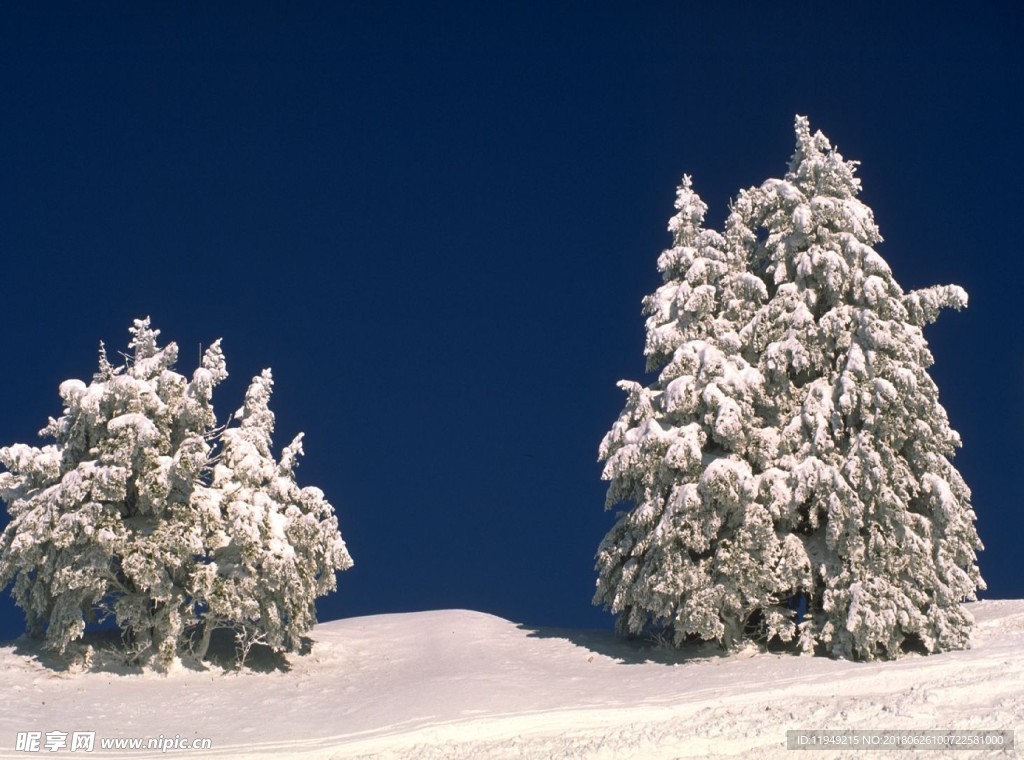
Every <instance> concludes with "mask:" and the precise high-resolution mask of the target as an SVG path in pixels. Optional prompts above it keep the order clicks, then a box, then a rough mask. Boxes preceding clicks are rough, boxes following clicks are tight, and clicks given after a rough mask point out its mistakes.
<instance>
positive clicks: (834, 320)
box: [595, 117, 983, 659]
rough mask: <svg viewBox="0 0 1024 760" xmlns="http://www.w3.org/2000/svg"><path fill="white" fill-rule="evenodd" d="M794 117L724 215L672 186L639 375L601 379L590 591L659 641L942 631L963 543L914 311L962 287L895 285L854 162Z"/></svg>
mask: <svg viewBox="0 0 1024 760" xmlns="http://www.w3.org/2000/svg"><path fill="white" fill-rule="evenodd" d="M796 131H797V151H796V154H795V155H794V157H793V160H792V162H791V164H790V170H789V172H788V173H787V175H786V177H785V178H784V179H781V180H777V179H773V180H768V181H767V182H765V183H763V184H762V185H761V186H760V187H757V188H752V189H750V190H747V191H744V192H742V193H740V194H739V196H738V198H737V199H736V201H735V202H734V204H733V208H732V213H731V214H730V217H729V219H728V221H727V223H726V228H725V233H724V235H719V234H718V233H715V232H713V231H709V230H704V229H703V228H702V227H701V226H700V225H701V224H702V221H703V217H704V212H705V207H704V204H703V203H701V202H700V200H699V199H698V198H697V197H696V195H695V194H693V192H692V190H691V188H690V183H689V181H688V180H686V181H684V184H683V186H682V187H681V188H680V190H679V195H678V199H677V203H676V206H677V209H679V213H678V214H677V216H676V217H674V218H673V220H672V223H671V224H670V229H671V230H672V231H673V232H674V233H675V241H674V242H675V246H674V247H673V248H672V249H670V250H669V251H666V252H665V253H663V254H662V256H661V258H660V259H659V262H658V263H659V269H660V270H661V272H662V275H663V277H664V279H665V283H664V284H663V285H662V286H661V287H660V288H659V289H658V291H657V292H656V293H655V294H654V295H653V296H650V297H648V298H647V299H646V300H645V311H646V313H647V314H648V319H647V348H646V353H647V356H648V369H649V370H658V371H659V376H658V379H657V381H655V382H654V383H653V384H652V385H650V386H648V387H643V386H641V385H640V384H638V383H631V382H624V383H621V384H620V385H621V386H622V387H623V388H624V389H625V390H626V391H627V392H628V394H629V398H628V400H627V403H626V407H625V409H624V410H623V412H622V414H621V415H620V417H619V420H618V421H617V422H616V423H615V424H614V425H613V427H612V429H611V431H610V432H609V433H608V434H607V435H606V436H605V439H604V441H603V442H602V444H601V449H600V457H601V459H602V460H604V461H605V463H606V464H605V469H604V473H603V477H604V478H605V479H607V480H610V481H611V485H610V487H609V491H608V498H607V504H606V506H607V507H608V508H610V507H612V506H614V505H616V504H628V505H631V508H630V509H629V510H627V511H626V512H624V513H623V514H621V515H620V516H619V518H618V521H617V522H616V524H615V526H614V527H613V528H612V530H611V531H610V532H609V534H608V535H607V536H606V537H605V539H604V541H603V542H602V543H601V546H600V548H599V549H598V554H597V569H598V573H599V577H598V582H597V593H596V595H595V603H599V604H604V605H606V606H607V607H609V608H610V609H611V610H612V612H615V613H618V614H619V619H618V625H619V627H620V629H621V630H623V631H628V632H639V631H640V630H642V629H644V628H645V627H646V626H648V625H654V626H658V627H664V628H666V629H668V630H669V631H670V632H671V633H672V634H673V638H674V640H675V642H676V643H677V644H678V643H680V642H681V641H682V640H683V639H684V638H686V637H687V636H689V635H696V636H698V637H700V638H703V639H713V640H717V641H719V642H720V643H722V644H724V645H726V646H728V645H731V644H735V643H737V642H738V641H740V640H742V639H743V638H745V637H758V638H761V639H771V638H777V639H780V640H782V641H790V640H793V639H794V637H795V636H797V635H799V640H800V643H801V645H802V647H803V648H804V650H805V651H813V650H815V649H817V648H823V649H824V650H826V651H828V652H830V653H832V654H834V655H837V656H843V657H856V658H865V659H871V658H874V657H895V656H898V655H899V654H900V653H901V652H902V650H903V649H904V648H905V647H906V646H907V645H908V643H910V642H911V641H916V642H918V643H920V644H921V645H923V646H924V647H925V648H926V649H927V650H928V651H937V650H941V649H950V648H958V647H962V646H964V645H965V644H966V641H967V637H968V634H969V630H970V623H971V621H970V616H969V615H968V613H966V612H965V611H964V610H963V608H962V607H961V605H960V602H961V601H963V600H964V599H971V598H974V595H975V592H976V589H977V588H978V587H979V586H980V587H983V583H982V580H981V577H980V574H979V573H978V568H977V564H976V555H975V551H976V550H977V549H980V548H981V544H980V541H979V540H978V536H977V533H976V531H975V529H974V519H975V516H974V513H973V511H972V510H971V508H970V503H969V499H970V492H969V490H968V488H967V486H966V485H965V483H964V481H963V479H962V478H961V476H960V475H959V473H958V472H957V471H956V469H955V468H954V467H953V465H952V462H951V457H952V455H953V453H954V449H955V447H956V446H958V445H959V437H958V436H957V434H956V433H955V432H954V431H953V430H952V429H951V428H950V426H949V423H948V420H947V417H946V414H945V411H944V410H943V408H942V406H941V405H940V404H939V402H938V391H937V389H936V387H935V384H934V382H933V381H932V380H931V378H930V377H929V375H928V373H927V368H928V367H929V366H930V365H931V363H932V356H931V354H930V352H929V351H928V347H927V343H926V342H925V340H924V337H923V334H922V328H923V327H924V326H925V325H926V324H928V323H930V322H932V321H934V320H935V318H936V316H937V314H938V312H939V311H940V310H941V309H942V308H944V307H954V308H960V307H962V306H964V305H965V304H966V294H965V293H964V292H963V290H961V289H960V288H958V287H955V286H942V287H935V288H927V289H924V290H920V291H915V292H912V293H904V292H903V291H902V289H900V287H899V285H898V284H897V283H896V282H895V280H894V279H893V276H892V273H891V271H890V269H889V267H888V266H887V265H886V264H885V262H884V261H883V260H882V258H881V257H880V256H879V255H878V253H877V252H876V251H875V250H874V248H873V247H872V246H873V245H875V244H876V243H878V242H879V241H880V240H881V238H880V236H879V235H878V230H877V228H876V226H875V224H874V221H873V218H872V214H871V211H870V209H868V208H867V207H866V206H865V205H864V204H863V203H861V202H860V201H859V200H858V199H857V197H856V196H857V193H858V192H859V187H860V183H859V180H857V179H856V178H855V177H854V169H855V164H853V163H851V162H847V161H844V160H843V158H842V156H841V155H839V153H838V152H836V151H835V150H833V149H832V147H831V146H830V145H829V143H828V141H827V139H825V137H824V136H823V135H821V134H820V133H818V134H816V135H811V133H810V128H809V125H808V123H807V120H806V119H804V118H801V117H798V118H797V125H796ZM798 607H799V608H803V607H805V608H806V614H804V615H803V619H802V621H799V625H798V618H797V614H796V611H795V610H796V609H797V608H798Z"/></svg>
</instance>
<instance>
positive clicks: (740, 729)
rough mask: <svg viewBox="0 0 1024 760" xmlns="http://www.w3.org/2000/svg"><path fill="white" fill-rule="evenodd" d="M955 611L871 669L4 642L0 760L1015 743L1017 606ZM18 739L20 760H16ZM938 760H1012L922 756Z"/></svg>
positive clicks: (602, 649)
mask: <svg viewBox="0 0 1024 760" xmlns="http://www.w3.org/2000/svg"><path fill="white" fill-rule="evenodd" d="M969 609H970V610H971V612H972V613H973V614H974V616H975V618H976V620H977V627H976V629H975V634H974V639H973V642H974V643H973V647H972V649H970V650H968V651H963V652H951V653H946V654H940V655H932V656H927V657H925V656H910V657H908V658H906V659H903V660H900V661H897V662H888V663H871V664H858V663H851V662H846V661H835V660H829V659H824V658H816V657H799V656H793V655H788V654H787V655H777V654H771V653H767V654H765V653H753V652H749V653H744V654H737V655H732V656H728V657H723V656H716V655H715V654H714V653H713V652H712V651H711V650H708V649H702V650H692V651H689V652H688V653H686V654H685V655H677V654H672V653H669V652H668V651H666V650H663V649H659V648H657V647H654V646H646V647H645V646H639V645H630V644H627V643H623V642H619V641H617V640H615V639H614V638H613V637H611V635H609V634H605V633H601V632H581V631H560V630H535V629H531V628H528V627H524V626H519V625H516V624H515V623H511V622H508V621H506V620H502V619H501V618H497V617H493V616H490V615H485V614H482V613H479V612H469V611H462V610H445V611H439V612H421V613H409V614H400V615H380V616H375V617H365V618H355V619H351V620H340V621H336V622H329V623H324V624H321V625H319V626H318V627H317V628H316V629H315V631H314V632H313V635H312V639H313V640H314V643H313V645H312V649H311V651H310V652H309V653H308V654H306V655H304V656H295V657H291V658H289V659H288V661H287V665H286V668H283V669H281V668H279V669H264V672H243V673H241V674H236V673H234V672H230V671H225V670H221V669H219V668H208V669H205V670H198V669H190V668H187V667H184V666H183V667H181V668H179V669H177V670H175V671H174V672H172V673H171V674H170V675H168V676H160V675H156V674H152V673H145V674H140V673H132V672H130V671H128V670H125V669H122V670H121V671H120V672H111V670H110V666H109V664H107V665H106V666H104V663H103V662H101V659H102V658H101V657H97V658H95V659H94V660H93V661H92V662H91V665H90V667H86V664H85V663H82V664H80V665H78V666H76V667H75V668H72V669H71V670H67V669H65V670H60V669H56V668H55V667H54V664H53V663H52V662H51V661H49V660H47V659H46V658H45V657H42V658H41V657H39V656H37V655H36V654H35V653H34V652H33V651H32V649H31V648H30V647H28V646H27V645H24V644H20V645H19V644H15V645H7V646H4V647H0V686H2V694H3V707H2V712H0V758H5V759H6V758H26V757H32V756H40V755H46V756H50V757H53V756H58V757H60V756H69V757H75V756H79V757H98V756H107V757H115V756H116V757H122V758H124V757H153V756H159V755H160V754H161V753H159V752H158V751H147V750H130V749H122V750H103V749H102V748H101V747H100V741H101V739H103V738H113V737H127V738H136V737H137V738H151V737H161V736H162V737H166V738H172V737H175V736H180V737H181V738H189V739H191V738H193V737H198V738H208V739H210V740H211V742H212V749H210V750H201V751H186V750H185V749H177V750H175V749H171V750H169V751H168V752H167V753H166V755H165V756H174V755H178V756H183V755H193V756H201V757H221V758H226V757H232V758H235V757H253V758H261V757H264V758H275V759H276V758H310V759H312V758H354V757H383V758H518V757H523V758H559V757H586V758H591V757H594V758H609V759H610V760H611V759H614V760H619V758H645V759H647V758H689V757H693V758H704V757H744V758H750V757H786V756H789V757H794V758H802V757H808V758H810V757H828V758H840V757H856V758H866V757H879V756H885V753H882V752H876V751H869V752H863V751H862V752H848V753H843V752H834V751H833V752H794V751H787V750H786V741H785V737H786V733H785V732H786V730H787V729H886V730H890V729H915V730H917V729H1011V730H1015V731H1016V734H1017V736H1016V738H1017V740H1018V741H1021V742H1024V601H986V602H979V603H975V604H971V605H969ZM255 664H256V665H257V666H258V667H259V666H260V665H261V664H263V665H266V664H267V663H265V662H262V663H261V661H259V660H257V661H256V663H255ZM30 731H36V732H39V733H40V734H41V739H40V742H41V744H40V748H39V750H38V752H36V753H32V752H27V751H25V750H24V749H21V750H19V749H18V745H17V740H18V734H19V733H25V732H30ZM54 731H60V732H65V733H67V734H68V735H69V740H70V735H71V734H72V733H73V732H76V731H81V732H95V734H96V740H95V745H94V750H93V751H92V752H91V753H88V754H86V753H85V752H82V751H78V752H71V751H70V749H69V748H63V749H60V750H58V751H57V752H53V753H50V752H47V751H46V747H45V744H44V743H45V741H46V734H47V733H48V732H54ZM892 754H893V756H905V754H904V753H902V752H899V753H892ZM946 754H950V755H951V756H953V757H956V758H964V759H965V760H966V758H970V757H986V758H988V757H1000V756H1003V757H1005V756H1016V755H1015V753H1014V752H1013V751H1002V752H996V751H980V752H974V751H961V752H955V753H946V752H933V753H930V754H929V755H928V756H930V757H941V756H946ZM1021 754H1024V753H1021Z"/></svg>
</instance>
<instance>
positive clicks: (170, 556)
mask: <svg viewBox="0 0 1024 760" xmlns="http://www.w3.org/2000/svg"><path fill="white" fill-rule="evenodd" d="M131 333H132V341H131V343H130V344H129V349H130V351H131V353H130V355H129V356H128V357H127V361H126V363H125V364H124V365H123V366H117V367H115V366H113V365H111V363H110V362H109V361H108V359H107V356H106V353H105V351H104V350H103V347H102V344H101V349H100V362H99V371H98V372H97V373H96V375H95V376H94V377H93V380H92V382H91V383H90V384H89V385H86V384H85V383H83V382H82V381H80V380H68V381H65V382H64V383H62V384H61V386H60V396H61V399H62V401H63V402H64V412H63V414H62V415H61V416H60V417H59V418H57V419H53V418H51V419H50V421H49V424H48V425H47V426H46V427H45V428H44V429H43V430H42V431H41V435H43V436H46V437H49V438H52V439H53V440H54V443H52V444H49V445H46V446H43V447H41V448H37V447H33V446H29V445H26V444H15V445H13V446H8V447H4V448H0V463H2V464H3V465H4V467H5V468H6V469H7V472H4V473H2V474H0V497H2V498H3V499H4V500H5V501H6V502H7V505H8V511H9V513H10V516H11V521H10V523H9V524H8V526H7V528H6V529H5V530H4V532H3V535H2V536H0V587H4V586H7V585H8V584H9V583H11V582H12V581H13V584H14V585H13V595H14V599H15V602H16V603H17V604H18V605H19V606H20V607H21V608H22V609H23V610H24V612H25V615H26V621H27V625H28V628H29V631H30V633H32V634H34V635H36V636H40V637H44V638H45V642H46V644H47V645H48V646H49V647H51V648H53V649H56V650H58V651H64V650H65V649H66V648H67V646H68V645H69V644H70V643H71V642H73V641H74V640H76V639H79V638H81V636H82V634H83V632H84V631H85V626H86V623H87V622H88V621H91V620H97V619H100V620H102V619H107V618H111V617H112V618H113V619H114V620H116V622H117V624H118V625H119V626H120V628H121V630H122V632H123V634H124V640H125V643H126V646H127V648H128V650H129V654H130V655H131V656H132V657H133V658H137V659H149V660H152V661H153V662H154V663H155V664H157V665H160V666H166V665H168V664H169V663H170V662H171V661H172V660H173V659H174V657H176V656H177V655H179V654H181V653H182V652H184V651H185V649H186V648H187V646H188V642H189V640H190V637H191V636H192V635H193V634H194V633H195V631H196V630H197V629H199V628H201V627H207V628H209V627H211V626H210V625H209V624H210V623H214V622H215V623H216V625H225V624H230V625H231V626H232V627H235V628H236V630H237V631H239V632H240V637H239V641H240V643H242V644H244V643H245V641H246V640H247V639H246V637H250V638H251V637H252V631H253V630H258V631H259V632H260V635H262V637H263V639H261V640H265V641H266V642H267V643H268V644H270V645H271V646H273V647H275V648H277V649H281V648H287V647H291V646H294V645H295V642H296V640H297V638H298V636H299V635H300V634H301V633H303V632H304V631H306V630H308V628H309V626H310V625H312V622H314V620H313V617H312V603H313V598H315V596H317V595H320V594H322V593H326V591H328V590H331V589H333V588H334V571H335V570H342V569H345V568H346V567H348V566H349V565H351V559H350V557H349V556H348V553H347V551H346V550H345V546H344V543H342V541H341V537H340V535H339V534H338V528H337V520H336V518H335V517H334V514H333V509H332V508H331V506H330V505H329V504H328V503H327V502H326V501H325V500H324V499H323V495H322V494H321V493H320V492H319V491H317V490H316V489H298V487H297V486H295V485H294V480H293V478H292V470H293V468H294V460H295V455H296V453H297V446H296V444H293V445H292V446H291V447H289V449H286V451H285V454H284V456H283V457H282V462H281V465H280V466H279V467H278V471H279V472H278V474H277V476H276V478H272V479H271V478H268V479H264V480H252V481H249V482H248V485H249V491H248V492H247V493H246V494H245V495H244V497H243V498H245V499H248V502H250V503H252V502H260V501H261V499H263V498H268V499H276V500H277V501H276V502H275V503H278V504H281V505H282V508H283V510H284V511H285V512H286V513H287V515H286V516H285V517H284V518H283V519H284V534H283V538H282V537H280V536H278V531H279V529H280V528H281V527H282V522H281V519H280V518H279V517H278V516H277V514H276V512H271V511H268V512H267V514H266V515H265V516H264V518H265V519H264V523H265V525H266V526H270V527H265V526H264V524H261V523H259V521H258V520H257V519H255V518H254V517H250V518H249V519H248V522H246V523H245V525H244V526H243V525H240V523H239V521H238V520H236V519H233V517H232V514H231V510H232V508H233V505H234V504H236V503H240V500H239V498H237V497H236V498H230V497H231V496H232V494H233V493H234V490H235V484H234V482H233V481H232V482H226V481H225V480H224V478H222V477H219V472H220V470H219V469H218V468H222V467H224V466H225V464H218V463H219V462H220V463H227V466H231V465H233V466H234V467H235V468H236V469H243V466H242V465H241V464H240V462H241V461H242V460H243V459H244V456H241V455H238V454H237V451H238V449H239V446H238V444H237V443H236V442H235V439H236V438H239V437H242V436H244V435H245V434H246V433H245V431H246V430H247V429H248V428H249V427H251V426H252V423H247V421H246V420H245V419H243V421H242V425H241V427H240V428H231V427H228V428H226V429H218V428H217V426H216V425H217V422H216V417H215V415H214V411H213V407H212V403H211V399H212V394H213V389H214V388H215V387H216V386H217V385H218V384H219V383H220V382H221V381H223V380H224V379H225V378H226V377H227V370H226V368H225V363H224V357H223V354H222V352H221V349H220V342H219V341H217V342H216V343H214V344H213V345H212V346H211V347H210V348H209V349H207V351H206V352H205V354H204V355H203V357H202V361H201V365H200V367H199V368H198V369H196V371H195V372H194V373H193V375H192V378H191V380H188V379H186V378H185V377H184V376H183V375H180V374H178V373H177V372H175V371H174V370H173V367H174V364H175V362H176V359H177V347H176V346H175V344H174V343H170V344H168V345H167V346H165V347H163V348H160V347H159V346H158V345H157V340H156V339H157V337H158V335H159V331H158V330H154V329H152V328H151V327H150V324H149V320H148V319H145V320H136V321H135V323H134V326H133V327H132V328H131ZM262 377H263V376H261V378H262ZM266 381H267V382H268V381H269V374H268V375H267V376H266ZM267 395H269V394H267ZM265 401H266V398H264V403H263V406H262V415H263V416H262V418H261V419H262V422H261V423H259V424H261V425H263V428H261V429H263V430H265V431H266V439H265V446H264V447H263V448H261V449H260V453H261V454H263V455H265V456H266V457H270V452H269V444H270V439H269V427H267V419H268V415H269V420H270V424H271V425H272V420H273V416H272V414H271V413H270V411H269V409H268V408H266V403H265ZM246 408H248V405H247V407H246ZM271 461H272V460H271ZM261 489H265V491H266V494H265V496H264V495H263V494H262V492H261ZM225 494H226V496H227V498H226V497H225ZM235 511H236V512H237V511H239V510H238V508H237V507H235ZM242 529H244V530H250V531H253V532H254V533H255V535H256V540H258V541H259V540H263V543H262V544H261V545H260V546H258V547H256V548H254V549H252V550H250V553H249V558H250V560H252V561H253V562H254V563H255V564H254V565H253V566H255V567H260V568H262V567H263V566H264V565H267V566H268V567H269V565H270V564H271V563H270V562H263V560H262V557H261V553H262V554H263V555H268V556H269V555H274V556H276V555H277V554H281V553H287V554H289V556H290V562H291V565H290V567H291V568H292V572H293V575H298V576H301V578H302V579H303V581H304V582H303V583H297V584H295V586H294V587H293V591H294V593H295V598H294V599H292V600H290V602H289V606H287V607H286V608H284V609H281V607H280V605H279V603H278V601H277V600H278V599H279V598H280V596H281V590H280V587H279V586H276V585H275V584H274V582H263V583H257V584H252V585H249V586H245V590H246V593H248V594H249V595H248V596H247V597H246V598H245V599H242V598H241V597H240V596H237V595H236V597H233V599H234V601H235V606H234V607H230V606H228V604H227V603H226V602H225V600H224V599H223V598H222V597H221V596H218V595H217V594H215V593H212V592H211V590H212V589H214V588H221V587H223V586H225V585H230V584H232V583H235V584H236V585H237V583H238V578H240V577H241V576H243V575H244V574H245V573H247V572H249V570H250V567H248V566H242V565H231V564H230V563H225V564H224V566H219V565H218V564H217V558H219V557H220V556H221V555H222V554H223V550H224V547H225V546H228V545H230V544H231V542H232V541H240V540H242V539H240V538H236V535H235V534H236V532H237V531H238V530H242ZM261 530H262V532H260V531H261ZM268 537H272V538H273V540H265V539H268ZM218 552H220V553H221V554H218ZM268 574H269V571H268ZM327 576H330V578H329V579H328V578H327ZM218 579H219V581H218ZM218 583H219V585H218ZM267 600H270V601H267ZM253 604H255V605H256V607H255V609H257V610H258V612H257V614H255V615H254V614H253V609H254V608H253V607H252V605H253ZM275 613H276V614H277V617H276V618H275V617H274V614H275ZM282 627H284V629H285V630H286V632H287V635H282V634H281V630H282Z"/></svg>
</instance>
